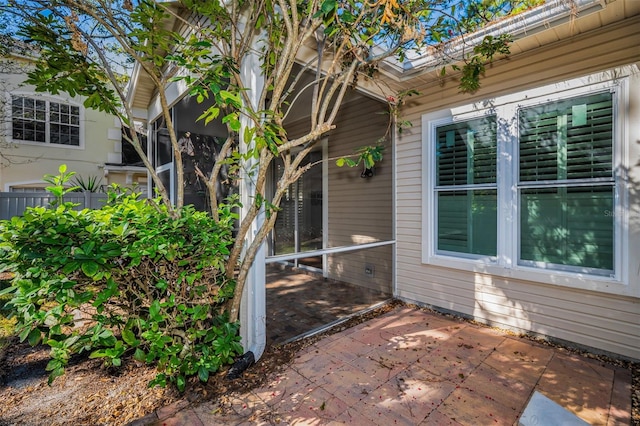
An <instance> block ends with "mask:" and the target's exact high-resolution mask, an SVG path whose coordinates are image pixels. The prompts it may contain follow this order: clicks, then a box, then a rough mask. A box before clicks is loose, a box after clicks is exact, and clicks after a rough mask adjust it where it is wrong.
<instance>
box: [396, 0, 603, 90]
mask: <svg viewBox="0 0 640 426" xmlns="http://www.w3.org/2000/svg"><path fill="white" fill-rule="evenodd" d="M572 1H573V2H574V4H575V8H572V6H571V2H568V1H565V0H549V1H548V2H547V3H545V4H544V5H542V6H539V7H537V8H534V9H531V10H527V11H525V12H522V13H520V14H518V15H515V16H513V17H510V18H507V19H503V20H501V21H498V22H496V23H493V24H491V25H489V26H487V27H484V28H482V29H481V30H479V31H476V32H474V33H472V34H468V35H466V36H464V37H463V38H459V39H458V41H457V42H455V41H454V42H451V43H448V44H447V45H445V46H444V50H443V51H442V53H441V54H437V53H436V54H434V53H426V54H418V53H413V54H411V53H412V52H409V53H408V54H407V57H406V59H405V60H404V61H402V62H400V61H399V60H398V59H396V58H389V59H388V60H386V61H385V62H384V63H383V68H384V69H385V70H386V71H387V72H390V73H391V74H392V75H394V76H396V77H397V78H399V79H404V78H407V77H409V76H413V75H415V74H417V73H419V72H424V71H430V70H434V69H436V68H438V67H439V66H442V65H443V61H442V59H441V58H442V56H443V54H446V56H447V57H449V58H453V61H455V60H460V59H462V57H463V55H464V52H465V50H468V49H469V48H470V46H476V45H478V44H480V43H481V42H482V40H483V39H484V38H485V37H486V36H498V35H500V34H510V35H511V36H512V37H513V39H514V40H517V39H519V38H524V37H526V36H529V35H532V34H535V33H537V32H540V31H543V30H547V29H549V28H551V27H553V26H557V25H560V24H563V23H566V22H567V21H569V20H570V19H571V15H572V14H577V15H579V16H581V17H582V16H584V15H585V14H589V13H592V12H597V11H600V10H603V9H604V8H605V7H606V3H605V1H604V0H572ZM427 49H429V50H431V51H432V52H433V51H435V50H436V48H434V47H430V48H427ZM447 62H448V63H451V62H452V60H449V61H447Z"/></svg>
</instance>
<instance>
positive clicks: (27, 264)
mask: <svg viewBox="0 0 640 426" xmlns="http://www.w3.org/2000/svg"><path fill="white" fill-rule="evenodd" d="M60 172H61V175H60V176H57V177H51V178H49V179H50V181H51V182H52V185H53V186H52V187H51V188H52V189H54V190H56V193H57V194H59V195H60V196H62V195H64V193H65V191H67V189H61V188H62V186H63V183H65V182H66V181H67V180H68V178H69V177H70V176H73V174H71V173H67V172H66V168H63V167H61V168H60ZM73 207H74V205H73V204H72V203H60V204H59V205H57V206H56V207H55V208H49V209H47V208H44V207H35V208H31V209H27V210H26V211H25V213H24V215H23V216H22V217H14V218H12V219H11V221H0V265H3V266H2V271H5V272H8V273H10V274H12V277H13V278H12V279H11V285H10V286H9V287H7V288H5V289H4V290H2V291H0V296H2V295H10V297H11V300H10V301H9V302H8V304H7V305H8V306H9V307H10V309H11V310H12V313H13V315H14V316H15V318H16V319H17V324H16V331H17V333H18V335H19V338H20V340H21V341H25V340H26V341H28V342H29V343H30V344H32V345H36V344H38V343H44V344H46V345H48V346H49V347H50V348H51V360H50V361H49V364H48V365H47V371H49V372H50V375H49V382H50V383H51V382H52V381H53V380H54V379H55V378H56V377H58V376H60V375H62V374H63V373H64V367H65V365H66V364H67V362H68V360H69V358H70V356H71V355H73V354H75V353H83V352H88V353H89V356H90V357H92V358H103V359H104V361H105V363H106V364H108V365H112V366H115V367H118V366H120V365H121V364H122V360H123V359H124V358H125V357H127V356H133V358H135V359H136V360H139V361H142V362H146V363H153V364H155V365H157V368H158V375H157V376H156V378H155V379H154V380H152V382H151V383H150V385H161V386H165V385H167V383H174V384H175V385H176V386H177V387H178V389H179V390H184V388H185V385H186V379H187V378H188V377H189V376H197V377H198V378H199V379H200V380H203V381H206V380H207V379H208V377H209V374H210V373H213V372H216V371H218V370H219V369H220V368H221V367H222V366H224V365H226V364H230V363H232V362H233V360H234V358H235V357H236V356H237V355H239V354H241V353H242V352H243V350H242V347H241V345H240V344H239V340H240V337H239V336H238V328H239V325H238V324H237V323H230V322H229V321H228V316H227V314H226V312H225V311H224V308H223V306H224V303H225V302H226V301H227V300H228V299H229V298H230V297H232V295H233V290H234V285H235V283H234V281H233V280H231V279H229V278H227V274H226V273H225V269H224V265H225V260H226V257H227V256H228V253H229V247H230V246H231V244H232V242H233V236H232V229H233V225H234V220H235V216H234V213H233V209H231V208H229V206H224V205H223V206H221V210H220V212H219V216H220V218H219V221H218V222H214V221H213V219H212V218H211V217H210V216H209V215H208V214H207V213H204V212H198V211H196V210H195V209H193V208H192V207H185V208H183V209H181V210H180V212H179V215H178V217H173V216H172V215H171V214H169V212H168V211H167V209H166V208H165V207H164V206H163V205H162V204H161V203H159V201H158V200H145V199H139V194H135V193H132V192H130V191H122V190H120V189H119V188H118V187H117V186H113V187H110V189H109V193H108V201H107V203H106V205H105V206H104V207H103V208H101V209H99V210H89V209H85V210H82V211H77V210H74V209H73ZM0 272H1V271H0Z"/></svg>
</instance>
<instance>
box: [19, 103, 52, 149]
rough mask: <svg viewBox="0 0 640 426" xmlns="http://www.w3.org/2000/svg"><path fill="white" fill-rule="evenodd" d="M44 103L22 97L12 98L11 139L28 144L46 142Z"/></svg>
mask: <svg viewBox="0 0 640 426" xmlns="http://www.w3.org/2000/svg"><path fill="white" fill-rule="evenodd" d="M45 110H46V103H45V102H44V101H39V100H36V99H30V98H25V97H22V96H12V99H11V115H12V123H11V124H12V135H11V136H12V138H13V139H15V140H21V141H29V142H46V132H45V128H46V122H45V120H44V115H43V112H44V111H45Z"/></svg>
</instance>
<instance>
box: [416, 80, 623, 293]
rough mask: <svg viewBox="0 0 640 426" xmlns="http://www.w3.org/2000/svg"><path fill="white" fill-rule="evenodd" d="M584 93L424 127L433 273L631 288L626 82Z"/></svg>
mask: <svg viewBox="0 0 640 426" xmlns="http://www.w3.org/2000/svg"><path fill="white" fill-rule="evenodd" d="M578 83H579V82H578ZM578 83H576V84H575V86H574V87H573V88H572V87H571V86H570V85H569V83H567V85H568V86H569V88H570V90H567V89H566V86H565V90H564V91H563V93H557V94H556V93H554V92H553V89H554V87H557V86H549V87H547V88H542V89H539V90H531V91H528V92H526V93H521V94H514V95H507V96H505V97H502V98H496V99H491V100H488V101H486V102H482V103H477V104H473V105H467V106H462V107H460V108H454V109H451V110H447V111H441V112H438V113H433V114H429V115H425V116H424V117H423V126H424V129H425V133H424V135H425V138H426V141H427V144H426V145H425V147H426V148H427V149H428V154H427V155H426V156H425V161H426V162H425V163H424V164H425V168H426V177H425V181H424V182H425V185H426V188H427V191H428V192H427V193H426V194H425V195H426V197H425V204H424V207H425V216H424V218H425V219H424V220H425V222H424V224H425V227H426V230H427V232H426V233H425V236H427V237H426V239H425V240H424V245H423V247H424V249H425V257H424V259H425V262H428V263H434V264H440V265H442V266H448V267H461V268H463V269H464V268H471V269H472V270H474V269H473V268H477V267H478V265H479V264H482V265H485V267H490V268H491V271H492V273H498V274H500V273H503V274H505V275H506V276H519V277H522V278H524V279H536V280H542V281H545V280H547V282H549V283H553V282H558V280H556V279H554V278H551V277H552V275H554V274H558V273H568V274H578V275H571V276H573V277H574V278H571V277H570V276H567V277H568V278H567V279H569V280H571V279H575V280H574V281H572V282H575V283H578V282H579V281H580V279H581V278H580V277H583V276H585V275H588V276H591V277H593V278H592V279H598V278H597V277H598V276H599V277H600V278H599V279H600V280H611V279H613V280H616V281H620V280H623V279H625V280H626V278H623V277H625V276H627V272H626V269H625V267H624V266H623V265H624V262H623V260H622V259H623V258H624V252H623V249H622V247H623V244H624V241H626V240H625V238H626V237H625V234H624V230H625V227H624V226H623V224H624V223H625V222H624V221H625V220H626V219H625V211H626V210H625V207H624V206H625V204H624V203H625V201H624V200H625V199H626V195H625V194H626V193H625V192H624V183H623V182H622V181H621V179H622V177H621V176H620V174H619V170H620V169H621V167H622V169H624V164H623V163H622V161H624V160H623V159H622V158H623V157H622V156H621V155H622V154H621V152H624V150H625V149H626V148H625V145H624V143H623V141H622V140H621V134H622V133H621V130H620V126H621V122H622V117H620V116H618V111H620V110H623V111H624V108H621V107H619V106H618V105H619V104H620V102H622V101H621V99H626V98H625V95H622V94H621V93H623V90H622V87H623V85H624V83H618V84H615V83H607V82H602V83H600V84H594V85H593V86H591V87H585V86H580V85H579V84H578ZM625 87H626V86H625ZM465 265H466V266H465ZM532 274H534V275H532ZM541 274H542V275H541ZM544 274H546V275H544ZM543 275H544V277H547V278H544V277H543ZM534 276H535V278H534ZM565 281H566V280H565ZM563 282H564V281H563ZM567 282H568V281H567ZM576 285H579V284H576Z"/></svg>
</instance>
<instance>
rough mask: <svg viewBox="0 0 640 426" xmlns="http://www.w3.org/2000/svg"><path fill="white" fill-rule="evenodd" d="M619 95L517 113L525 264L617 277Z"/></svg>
mask: <svg viewBox="0 0 640 426" xmlns="http://www.w3.org/2000/svg"><path fill="white" fill-rule="evenodd" d="M613 110H614V108H613V94H612V93H611V92H606V93H597V94H593V95H589V96H582V97H576V98H572V99H567V100H562V101H557V102H550V103H544V104H541V105H535V106H531V107H528V108H522V109H520V110H519V111H518V123H519V144H518V147H519V161H518V166H519V170H520V172H519V179H518V192H519V198H520V200H519V207H520V217H519V223H520V238H519V242H520V244H519V247H520V250H519V251H520V253H519V255H520V256H519V263H520V264H523V265H532V266H535V265H538V266H550V267H553V268H555V269H567V270H576V271H580V272H593V273H600V274H611V273H612V272H613V270H614V235H615V232H614V231H615V229H614V215H613V214H606V212H613V211H615V181H614V174H613V134H614V132H613V124H614V113H613Z"/></svg>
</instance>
